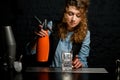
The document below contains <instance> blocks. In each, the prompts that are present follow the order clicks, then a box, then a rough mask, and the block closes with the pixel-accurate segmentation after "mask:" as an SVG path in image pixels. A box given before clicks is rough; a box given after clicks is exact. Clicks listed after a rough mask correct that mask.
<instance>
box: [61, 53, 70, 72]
mask: <svg viewBox="0 0 120 80" xmlns="http://www.w3.org/2000/svg"><path fill="white" fill-rule="evenodd" d="M62 70H63V71H65V70H72V53H70V52H63V53H62Z"/></svg>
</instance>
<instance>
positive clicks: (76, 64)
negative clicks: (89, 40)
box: [72, 55, 82, 69]
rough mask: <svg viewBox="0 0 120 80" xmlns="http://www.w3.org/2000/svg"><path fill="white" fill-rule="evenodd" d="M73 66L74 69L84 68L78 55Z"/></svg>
mask: <svg viewBox="0 0 120 80" xmlns="http://www.w3.org/2000/svg"><path fill="white" fill-rule="evenodd" d="M72 65H73V68H75V69H77V68H81V67H82V63H81V61H80V59H79V58H78V55H76V57H75V58H74V59H73V62H72Z"/></svg>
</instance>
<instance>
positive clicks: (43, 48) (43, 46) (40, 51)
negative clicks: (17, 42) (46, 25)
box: [36, 31, 49, 62]
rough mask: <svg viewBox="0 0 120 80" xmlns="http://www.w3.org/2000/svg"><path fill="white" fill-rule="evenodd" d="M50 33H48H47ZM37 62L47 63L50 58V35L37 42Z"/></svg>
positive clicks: (40, 38)
mask: <svg viewBox="0 0 120 80" xmlns="http://www.w3.org/2000/svg"><path fill="white" fill-rule="evenodd" d="M47 32H48V31H47ZM36 51H37V61H38V62H46V61H48V57H49V35H47V36H45V37H39V38H38V42H37V50H36Z"/></svg>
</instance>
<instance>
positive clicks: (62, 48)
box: [51, 31, 90, 67]
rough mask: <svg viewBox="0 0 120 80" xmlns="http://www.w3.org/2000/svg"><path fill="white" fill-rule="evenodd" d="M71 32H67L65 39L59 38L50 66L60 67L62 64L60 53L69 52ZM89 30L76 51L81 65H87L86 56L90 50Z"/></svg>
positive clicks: (70, 48)
mask: <svg viewBox="0 0 120 80" xmlns="http://www.w3.org/2000/svg"><path fill="white" fill-rule="evenodd" d="M72 34H73V32H69V33H68V34H67V37H66V39H65V40H61V39H60V40H59V43H58V46H57V49H56V51H55V56H54V60H53V61H52V65H51V67H61V66H62V57H61V55H62V53H63V52H70V51H71V50H72V42H70V37H71V35H72ZM89 44H90V32H89V31H88V32H87V35H86V37H85V39H84V40H83V43H82V46H81V49H80V51H79V52H78V57H79V59H80V61H81V62H82V64H83V67H88V65H87V57H88V56H89V50H90V45H89Z"/></svg>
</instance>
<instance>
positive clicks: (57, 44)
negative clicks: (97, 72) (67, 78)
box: [31, 0, 90, 68]
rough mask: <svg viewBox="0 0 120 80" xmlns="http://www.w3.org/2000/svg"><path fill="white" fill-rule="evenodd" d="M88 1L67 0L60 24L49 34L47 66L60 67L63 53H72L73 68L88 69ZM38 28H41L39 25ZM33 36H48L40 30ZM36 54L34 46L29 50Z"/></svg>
mask: <svg viewBox="0 0 120 80" xmlns="http://www.w3.org/2000/svg"><path fill="white" fill-rule="evenodd" d="M88 4H89V1H88V0H67V1H66V5H65V11H64V14H63V18H62V20H61V22H60V23H58V24H57V25H56V26H54V27H53V31H52V32H51V33H50V35H49V38H50V53H49V60H48V63H49V65H48V66H51V67H61V66H62V59H61V55H62V52H63V51H66V52H72V53H73V61H72V65H73V68H80V67H88V65H87V57H88V56H89V50H90V31H89V30H88V25H87V11H88ZM39 27H42V25H40V26H39ZM35 34H36V35H37V36H39V37H44V36H46V35H48V34H47V33H46V31H45V30H43V29H40V30H39V31H36V32H35ZM31 51H32V53H31V54H36V44H35V45H34V46H32V48H31Z"/></svg>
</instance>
